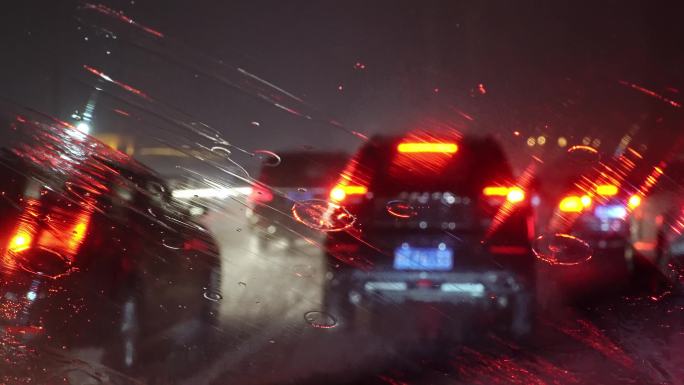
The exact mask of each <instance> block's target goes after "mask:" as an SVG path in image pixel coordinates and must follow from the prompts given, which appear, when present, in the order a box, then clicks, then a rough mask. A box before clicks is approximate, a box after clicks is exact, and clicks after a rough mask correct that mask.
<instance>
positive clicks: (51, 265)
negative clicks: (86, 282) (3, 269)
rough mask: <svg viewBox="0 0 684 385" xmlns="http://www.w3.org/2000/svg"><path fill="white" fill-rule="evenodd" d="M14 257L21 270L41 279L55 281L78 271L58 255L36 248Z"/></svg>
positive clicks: (51, 251)
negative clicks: (16, 258)
mask: <svg viewBox="0 0 684 385" xmlns="http://www.w3.org/2000/svg"><path fill="white" fill-rule="evenodd" d="M16 257H19V258H18V262H19V263H18V266H19V267H20V268H21V269H22V270H24V271H27V272H29V273H31V274H35V275H39V276H41V277H46V278H51V279H57V278H61V277H64V276H66V275H69V274H71V273H73V272H74V271H77V270H78V269H76V268H75V267H73V266H71V262H70V261H69V260H68V259H67V258H64V257H63V256H62V255H61V254H60V253H58V252H56V251H53V250H49V249H45V248H36V249H33V250H31V251H30V252H28V253H21V254H17V255H16Z"/></svg>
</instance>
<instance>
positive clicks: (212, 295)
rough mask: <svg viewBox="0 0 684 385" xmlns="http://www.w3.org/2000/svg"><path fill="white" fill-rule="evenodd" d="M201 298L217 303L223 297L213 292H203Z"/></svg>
mask: <svg viewBox="0 0 684 385" xmlns="http://www.w3.org/2000/svg"><path fill="white" fill-rule="evenodd" d="M202 296H203V297H204V298H205V299H208V300H209V301H212V302H218V301H220V300H222V299H223V296H222V295H221V294H219V293H217V292H215V291H205V292H204V294H203V295H202Z"/></svg>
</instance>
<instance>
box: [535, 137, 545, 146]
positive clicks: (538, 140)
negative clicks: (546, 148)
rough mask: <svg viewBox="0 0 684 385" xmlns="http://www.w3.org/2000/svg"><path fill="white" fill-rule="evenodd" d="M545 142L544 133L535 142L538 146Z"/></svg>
mask: <svg viewBox="0 0 684 385" xmlns="http://www.w3.org/2000/svg"><path fill="white" fill-rule="evenodd" d="M545 143H546V137H545V136H544V135H541V136H540V137H538V138H537V144H539V145H540V146H543V145H544V144H545Z"/></svg>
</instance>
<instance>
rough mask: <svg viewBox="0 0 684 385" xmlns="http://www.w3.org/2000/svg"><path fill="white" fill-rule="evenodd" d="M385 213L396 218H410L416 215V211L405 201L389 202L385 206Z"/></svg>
mask: <svg viewBox="0 0 684 385" xmlns="http://www.w3.org/2000/svg"><path fill="white" fill-rule="evenodd" d="M385 208H386V209H387V212H388V213H390V214H392V215H394V216H395V217H397V218H411V217H412V216H414V215H416V210H415V209H414V208H413V206H411V204H409V203H408V202H406V201H402V200H396V201H389V202H387V205H386V206H385Z"/></svg>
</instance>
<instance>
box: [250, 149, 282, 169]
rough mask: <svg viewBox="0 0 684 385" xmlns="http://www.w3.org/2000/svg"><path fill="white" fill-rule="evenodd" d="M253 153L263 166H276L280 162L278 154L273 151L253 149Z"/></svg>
mask: <svg viewBox="0 0 684 385" xmlns="http://www.w3.org/2000/svg"><path fill="white" fill-rule="evenodd" d="M254 155H255V156H256V157H258V158H259V159H261V162H262V163H263V164H264V166H269V167H276V166H278V165H279V164H280V162H281V160H280V156H278V154H276V153H275V152H273V151H268V150H255V151H254Z"/></svg>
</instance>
